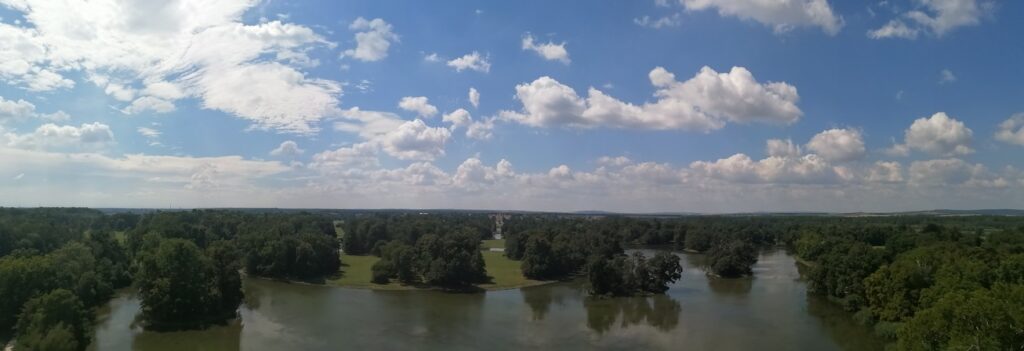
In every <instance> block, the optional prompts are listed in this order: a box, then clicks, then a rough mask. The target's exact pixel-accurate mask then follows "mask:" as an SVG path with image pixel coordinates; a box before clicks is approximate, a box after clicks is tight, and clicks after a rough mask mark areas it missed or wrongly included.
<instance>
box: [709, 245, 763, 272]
mask: <svg viewBox="0 0 1024 351" xmlns="http://www.w3.org/2000/svg"><path fill="white" fill-rule="evenodd" d="M705 263H706V265H707V267H708V269H709V270H710V272H711V273H714V274H715V275H718V276H721V277H725V278H735V277H740V276H744V275H749V274H750V273H751V271H750V268H751V267H753V266H754V263H757V249H756V248H754V246H753V245H750V244H748V243H747V242H745V241H741V240H731V241H727V242H720V243H717V244H715V245H713V246H712V247H711V248H710V249H708V251H707V253H706V255H705Z"/></svg>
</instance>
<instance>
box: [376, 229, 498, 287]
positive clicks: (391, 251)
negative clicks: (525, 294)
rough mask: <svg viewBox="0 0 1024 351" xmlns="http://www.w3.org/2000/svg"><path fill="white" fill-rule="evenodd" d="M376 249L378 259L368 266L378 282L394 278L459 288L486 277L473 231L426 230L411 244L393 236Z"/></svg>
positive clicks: (478, 245) (481, 281)
mask: <svg viewBox="0 0 1024 351" xmlns="http://www.w3.org/2000/svg"><path fill="white" fill-rule="evenodd" d="M379 251H380V254H381V256H380V257H381V259H380V261H377V263H375V264H374V265H373V267H372V269H373V272H372V273H373V281H374V282H375V283H378V284H386V283H388V282H389V281H390V280H391V279H398V280H399V281H400V282H402V283H404V284H415V283H422V284H427V285H432V286H441V287H449V288H460V287H466V286H468V285H471V284H477V283H483V282H486V281H487V279H488V277H487V272H486V268H485V264H484V258H483V255H482V254H481V253H480V239H479V237H478V236H476V235H474V234H470V233H465V232H463V233H453V234H449V235H445V236H438V235H434V234H427V235H425V236H422V237H420V238H419V240H417V241H416V245H414V246H411V245H408V244H406V243H403V242H401V241H399V240H395V241H391V242H389V243H387V244H385V245H382V246H381V248H379Z"/></svg>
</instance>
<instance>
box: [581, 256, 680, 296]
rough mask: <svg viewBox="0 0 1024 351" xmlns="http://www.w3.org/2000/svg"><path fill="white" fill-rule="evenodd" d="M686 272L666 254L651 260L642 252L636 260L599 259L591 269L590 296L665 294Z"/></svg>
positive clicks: (589, 269)
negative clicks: (669, 286) (670, 285)
mask: <svg viewBox="0 0 1024 351" xmlns="http://www.w3.org/2000/svg"><path fill="white" fill-rule="evenodd" d="M682 272H683V267H682V265H680V263H679V257H678V256H676V255H673V254H671V253H665V252H662V253H659V254H657V255H655V256H654V258H653V259H650V260H648V259H647V257H646V256H644V254H643V253H640V252H635V253H633V255H632V256H626V255H616V256H613V257H600V256H595V257H594V258H593V259H592V260H591V261H590V263H589V264H588V265H587V278H588V279H589V281H590V294H591V295H596V296H633V295H638V294H661V293H664V292H665V291H666V290H668V285H669V284H671V283H673V282H675V281H676V280H679V278H680V277H681V276H682Z"/></svg>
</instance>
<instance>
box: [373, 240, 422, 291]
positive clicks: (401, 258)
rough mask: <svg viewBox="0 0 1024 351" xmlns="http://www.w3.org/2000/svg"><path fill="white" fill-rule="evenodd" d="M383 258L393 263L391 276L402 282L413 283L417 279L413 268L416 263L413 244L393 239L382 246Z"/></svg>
mask: <svg viewBox="0 0 1024 351" xmlns="http://www.w3.org/2000/svg"><path fill="white" fill-rule="evenodd" d="M381 259H382V261H387V262H388V263H390V264H391V266H392V268H391V270H390V271H389V275H388V276H389V277H394V278H396V279H398V281H400V282H402V283H412V282H414V281H416V279H417V273H416V272H415V271H414V270H413V268H414V267H415V265H416V251H415V248H413V247H412V246H409V245H406V244H405V243H403V242H400V241H392V242H389V243H387V244H386V245H384V246H382V247H381Z"/></svg>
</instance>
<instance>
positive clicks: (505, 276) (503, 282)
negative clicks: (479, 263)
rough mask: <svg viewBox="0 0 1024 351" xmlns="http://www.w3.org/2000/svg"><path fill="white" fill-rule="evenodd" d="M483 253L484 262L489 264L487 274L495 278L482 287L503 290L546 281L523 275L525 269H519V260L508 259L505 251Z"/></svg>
mask: <svg viewBox="0 0 1024 351" xmlns="http://www.w3.org/2000/svg"><path fill="white" fill-rule="evenodd" d="M502 244H504V242H502ZM502 246H504V245H502ZM483 255H484V263H485V264H487V275H488V276H490V277H491V278H492V279H493V280H492V281H491V284H481V285H480V287H481V288H484V289H487V290H501V289H511V288H518V287H524V286H532V285H539V284H543V283H544V282H542V281H537V280H530V279H526V277H524V276H523V271H522V270H521V269H519V261H513V260H510V259H508V257H505V253H503V252H490V251H484V252H483Z"/></svg>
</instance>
